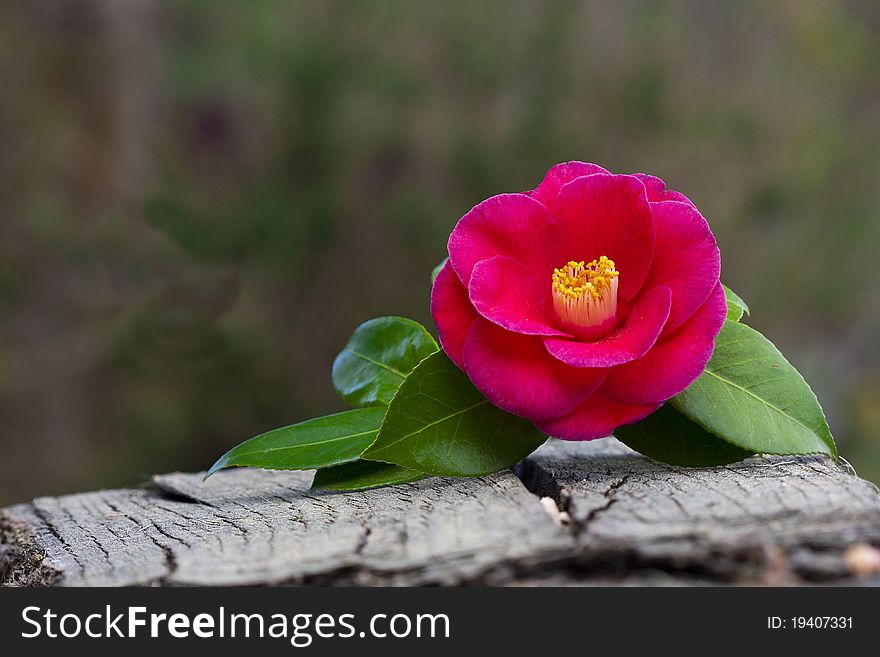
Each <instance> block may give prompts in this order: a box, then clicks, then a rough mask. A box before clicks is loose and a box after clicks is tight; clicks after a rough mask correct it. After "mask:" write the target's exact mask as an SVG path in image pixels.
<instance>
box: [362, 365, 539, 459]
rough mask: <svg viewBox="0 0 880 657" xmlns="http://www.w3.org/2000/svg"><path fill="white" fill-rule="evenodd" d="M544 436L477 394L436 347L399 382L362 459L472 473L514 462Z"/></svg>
mask: <svg viewBox="0 0 880 657" xmlns="http://www.w3.org/2000/svg"><path fill="white" fill-rule="evenodd" d="M544 440H546V436H545V435H544V434H542V433H541V432H540V431H538V429H536V428H535V426H534V425H533V424H532V423H531V422H529V421H528V420H525V419H523V418H519V417H516V416H514V415H510V414H508V413H505V412H504V411H502V410H500V409H499V408H496V407H495V406H493V405H492V404H491V403H489V401H488V400H487V399H486V398H485V397H483V395H481V394H480V392H479V391H478V390H477V389H476V388H475V387H474V385H473V384H472V383H471V382H470V380H469V379H468V377H467V376H466V375H465V374H463V373H462V371H461V370H460V369H458V368H457V367H456V366H455V364H454V363H453V362H452V361H451V360H449V358H448V357H447V356H446V354H444V353H443V352H442V351H441V352H437V353H436V354H434V355H432V356H429V357H428V358H426V359H425V360H423V361H422V362H421V363H419V365H418V366H417V367H416V368H415V369H414V370H413V371H412V373H411V374H410V375H409V377H407V379H406V381H405V382H404V383H403V384H402V385H401V386H400V389H399V390H398V392H397V394H396V395H395V396H394V399H393V400H392V401H391V404H390V405H389V406H388V412H387V413H386V415H385V419H384V420H383V422H382V426H381V428H380V429H379V434H378V436H377V437H376V442H374V443H373V444H372V445H370V447H369V448H368V449H367V450H366V451H365V452H364V453H363V455H362V456H363V458H365V459H369V460H374V461H384V462H386V463H395V464H397V465H400V466H403V467H405V468H411V469H413V470H418V471H420V472H426V473H429V474H436V475H451V476H476V475H482V474H489V473H491V472H497V471H498V470H502V469H504V468H508V467H510V466H512V465H514V464H515V463H517V462H519V461H520V460H522V459H523V458H525V457H526V456H528V455H529V454H531V453H532V452H533V451H534V450H535V449H537V448H538V447H539V446H540V445H541V444H542V443H543V442H544Z"/></svg>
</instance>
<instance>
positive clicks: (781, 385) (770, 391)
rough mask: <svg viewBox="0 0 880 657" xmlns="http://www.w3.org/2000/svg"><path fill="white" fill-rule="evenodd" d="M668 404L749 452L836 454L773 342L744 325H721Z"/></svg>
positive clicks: (816, 409) (808, 396)
mask: <svg viewBox="0 0 880 657" xmlns="http://www.w3.org/2000/svg"><path fill="white" fill-rule="evenodd" d="M670 403H671V404H672V405H673V406H675V408H677V409H678V410H679V411H681V412H682V413H684V414H685V415H686V416H688V417H689V418H690V419H692V420H693V421H694V422H696V423H697V424H699V425H700V426H702V427H703V428H704V429H706V430H707V431H709V432H711V433H713V434H715V435H716V436H719V437H720V438H723V439H724V440H726V441H727V442H729V443H731V444H733V445H736V446H737V447H740V448H742V449H744V450H747V451H750V452H755V453H763V454H809V453H824V454H830V455H832V456H834V457H836V456H837V449H836V447H835V445H834V439H833V438H832V436H831V431H830V430H829V428H828V423H827V421H826V420H825V415H824V414H823V412H822V408H821V407H820V406H819V401H818V400H817V399H816V395H815V394H813V391H812V390H810V387H809V386H808V385H807V383H806V381H804V379H803V377H802V376H801V375H800V374H799V373H798V371H797V370H795V368H794V367H792V365H791V364H790V363H789V362H788V361H787V360H786V359H785V357H784V356H783V355H782V354H781V353H779V350H778V349H777V348H776V347H775V346H774V345H773V343H771V342H770V341H769V340H768V339H767V338H765V337H764V336H763V335H761V334H760V333H758V332H757V331H756V330H754V329H753V328H750V327H749V326H746V325H745V324H738V323H736V322H732V321H726V322H725V323H724V327H723V328H722V329H721V333H719V335H718V338H716V341H715V353H714V355H713V356H712V360H710V361H709V364H708V365H707V366H706V370H705V372H703V374H701V375H700V377H699V378H698V379H697V380H696V381H694V382H693V383H692V384H691V386H690V387H689V388H688V389H687V390H685V391H684V392H683V393H681V394H680V395H678V396H677V397H673V398H672V399H671V400H670Z"/></svg>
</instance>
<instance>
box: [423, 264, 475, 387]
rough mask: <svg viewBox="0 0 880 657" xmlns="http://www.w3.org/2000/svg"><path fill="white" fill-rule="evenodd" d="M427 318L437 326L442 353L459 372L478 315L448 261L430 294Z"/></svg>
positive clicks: (462, 367) (465, 289) (462, 366)
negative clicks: (432, 320)
mask: <svg viewBox="0 0 880 657" xmlns="http://www.w3.org/2000/svg"><path fill="white" fill-rule="evenodd" d="M431 316H432V317H433V318H434V324H436V325H437V333H438V334H439V336H440V344H441V345H443V351H445V352H446V355H447V356H449V357H450V358H451V359H452V361H453V362H454V363H455V364H456V365H458V366H459V367H460V368H461V369H464V361H463V360H462V357H461V352H462V349H464V341H465V339H466V338H467V335H468V331H470V330H471V326H473V325H474V322H475V321H476V320H477V317H479V315H478V314H477V311H476V310H475V309H474V307H473V305H471V301H470V299H468V291H467V288H466V287H465V286H464V285H462V284H461V281H460V280H458V276H457V275H456V274H455V271H453V269H452V264H451V262H450V261H449V260H447V261H446V264H445V265H443V268H442V269H441V270H440V273H439V274H437V278H436V279H435V280H434V287H433V288H432V290H431Z"/></svg>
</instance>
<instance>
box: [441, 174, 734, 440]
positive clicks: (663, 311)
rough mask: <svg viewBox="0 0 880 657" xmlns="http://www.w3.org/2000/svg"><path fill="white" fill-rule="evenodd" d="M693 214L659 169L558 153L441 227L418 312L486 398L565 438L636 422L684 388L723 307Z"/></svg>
mask: <svg viewBox="0 0 880 657" xmlns="http://www.w3.org/2000/svg"><path fill="white" fill-rule="evenodd" d="M720 273H721V255H720V253H719V251H718V246H717V245H716V243H715V237H714V236H713V235H712V231H711V230H710V229H709V225H708V224H707V223H706V220H705V219H704V218H703V216H702V215H701V214H700V213H699V211H698V210H697V209H696V207H694V204H693V203H691V202H690V200H688V199H687V197H685V196H684V195H683V194H680V193H678V192H674V191H671V190H667V189H666V185H665V184H664V183H663V181H662V180H660V179H659V178H655V177H653V176H648V175H644V174H634V175H614V174H611V173H609V172H608V171H606V170H605V169H603V168H602V167H599V166H596V165H595V164H586V163H584V162H566V163H563V164H558V165H556V166H555V167H553V168H552V169H550V171H548V172H547V175H546V176H545V177H544V180H543V181H542V182H541V184H540V185H538V187H537V189H534V190H533V191H531V192H526V193H522V194H500V195H498V196H493V197H492V198H490V199H487V200H485V201H483V202H482V203H480V204H479V205H477V206H476V207H475V208H474V209H473V210H471V211H470V212H468V213H467V214H466V215H465V216H464V217H462V218H461V220H460V221H459V222H458V224H457V225H456V226H455V229H454V230H453V231H452V235H451V236H450V237H449V260H448V261H447V263H446V265H445V266H444V267H443V268H442V270H441V271H440V273H439V275H438V276H437V279H436V281H435V283H434V289H433V292H432V294H431V313H432V315H433V316H434V321H435V323H436V324H437V329H438V332H439V334H440V341H441V343H442V345H443V349H444V351H445V352H446V353H447V354H448V355H449V357H450V358H451V359H452V360H453V361H454V362H455V363H456V364H457V365H458V366H459V367H460V368H461V369H462V370H464V372H466V373H467V375H468V377H469V378H470V379H471V381H473V383H474V385H475V386H476V387H477V388H478V389H479V390H480V392H482V393H483V394H484V395H485V396H486V397H487V398H488V399H489V400H490V401H491V402H492V403H493V404H495V405H496V406H498V407H500V408H502V409H504V410H505V411H508V412H510V413H513V414H515V415H519V416H522V417H525V418H528V419H529V420H531V421H532V422H534V423H535V424H536V425H537V426H538V428H540V429H541V430H542V431H544V432H545V433H547V434H549V435H551V436H555V437H557V438H564V439H567V440H591V439H593V438H601V437H603V436H607V435H609V434H610V433H611V432H613V431H614V429H616V428H617V427H619V426H621V425H623V424H629V423H632V422H636V421H638V420H640V419H642V418H644V417H646V416H647V415H649V414H650V413H652V412H654V411H655V410H656V409H657V408H659V407H660V406H661V405H662V403H663V402H664V401H665V400H667V399H669V398H670V397H673V396H674V395H677V394H678V393H679V392H681V391H682V390H684V389H685V388H687V386H688V385H690V383H691V382H692V381H693V380H694V379H696V378H697V377H698V376H699V375H700V373H701V372H702V371H703V369H704V368H705V366H706V363H707V362H708V361H709V358H710V357H711V355H712V350H713V348H714V343H715V336H716V335H717V334H718V331H719V330H721V325H722V323H723V322H724V318H725V315H726V312H727V308H726V303H725V298H724V290H723V288H722V287H721V284H720V282H719V276H720Z"/></svg>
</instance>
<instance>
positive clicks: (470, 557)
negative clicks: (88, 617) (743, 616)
mask: <svg viewBox="0 0 880 657" xmlns="http://www.w3.org/2000/svg"><path fill="white" fill-rule="evenodd" d="M515 473H516V474H514V473H511V472H502V473H498V474H495V475H492V476H488V477H480V478H476V479H448V478H432V479H426V480H423V481H420V482H415V483H411V484H403V485H399V486H393V487H388V488H381V489H375V490H370V491H362V492H351V493H338V492H310V491H309V484H310V482H311V473H306V472H265V471H259V470H245V469H241V470H231V471H225V472H221V473H218V474H217V475H215V476H214V477H212V478H211V479H209V480H208V481H207V482H205V483H202V481H201V475H198V474H169V475H158V476H156V477H154V478H153V482H152V485H151V486H150V487H148V488H142V489H124V490H111V491H98V492H93V493H83V494H79V495H69V496H64V497H57V498H38V499H36V500H34V501H33V502H31V503H29V504H20V505H16V506H13V507H9V508H6V509H3V510H2V511H0V582H2V583H4V584H6V585H55V586H80V585H111V586H121V585H199V584H205V585H247V584H393V585H413V584H416V585H418V584H442V585H453V584H545V583H546V584H578V583H585V584H591V583H605V584H607V583H618V582H627V583H629V582H633V583H661V584H666V583H704V582H719V583H770V584H779V583H794V584H798V583H809V582H817V581H822V582H828V581H830V582H848V581H855V580H853V573H852V566H851V565H848V564H849V562H848V561H847V558H846V555H847V550H850V549H851V548H852V547H853V546H861V547H862V548H864V546H865V545H866V544H867V545H880V496H878V493H877V490H876V487H874V486H873V485H872V484H869V483H867V482H865V481H862V480H861V479H859V478H857V477H855V476H853V475H852V474H851V473H849V472H847V471H846V470H845V469H844V468H843V467H842V466H839V465H837V464H835V463H833V462H831V461H830V460H828V459H826V458H824V457H798V458H792V457H785V458H782V457H767V458H762V457H754V458H752V459H749V460H748V461H746V462H743V463H741V464H736V465H732V466H728V467H724V468H713V469H687V468H675V467H670V466H664V465H660V464H657V463H655V462H653V461H650V460H648V459H646V458H644V457H641V456H639V455H637V454H635V453H634V452H632V451H631V450H629V449H628V448H626V447H624V446H623V445H621V444H620V443H619V442H617V441H616V440H613V439H606V440H603V441H596V442H593V443H562V442H558V441H551V442H550V443H548V444H547V445H545V446H544V447H542V448H541V449H540V450H538V451H537V452H536V453H535V454H533V455H532V456H531V457H529V459H527V460H526V461H525V462H524V463H522V464H520V465H519V466H518V467H517V468H515ZM542 497H550V498H552V499H553V500H555V502H556V504H557V505H558V508H553V505H552V504H551V505H549V507H550V508H549V511H550V512H548V508H547V502H548V501H547V500H545V501H544V503H542V501H541V498H542ZM561 521H567V522H561ZM859 581H860V582H865V583H871V584H876V583H878V580H877V576H876V574H874V575H872V574H871V573H868V574H867V576H866V578H865V579H862V580H859Z"/></svg>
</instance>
